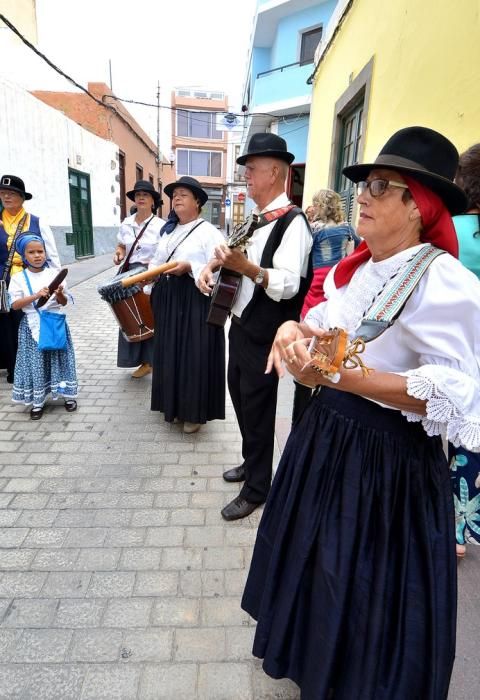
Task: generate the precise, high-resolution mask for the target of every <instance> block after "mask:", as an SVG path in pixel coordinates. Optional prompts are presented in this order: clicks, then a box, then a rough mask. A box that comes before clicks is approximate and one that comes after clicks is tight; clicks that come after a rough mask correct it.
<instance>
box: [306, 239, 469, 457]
mask: <svg viewBox="0 0 480 700" xmlns="http://www.w3.org/2000/svg"><path fill="white" fill-rule="evenodd" d="M427 245H428V244H427ZM420 248H421V245H420V246H415V247H414V248H409V249H408V250H406V251H402V252H401V253H398V254H397V255H394V256H392V257H391V258H388V259H387V260H383V261H380V262H373V261H372V260H369V261H368V262H366V263H365V264H363V265H361V266H360V267H359V268H358V269H357V270H356V271H355V273H354V275H353V277H352V279H351V280H350V283H349V284H348V285H344V286H343V287H340V288H337V287H336V286H335V283H334V269H335V268H333V270H331V271H330V273H329V274H328V276H327V278H326V280H325V285H324V289H325V295H326V297H327V301H325V302H323V303H322V304H319V305H318V306H316V307H313V308H312V309H310V311H309V312H308V314H307V316H306V318H305V321H306V323H308V324H309V325H310V326H311V327H320V328H333V327H335V326H337V327H341V328H345V329H346V330H347V331H348V333H349V335H350V337H351V338H353V337H354V336H355V329H356V328H358V326H359V325H360V322H361V319H362V318H363V316H364V315H365V313H366V312H367V311H368V309H369V308H370V306H371V305H372V301H373V298H374V296H375V295H376V294H378V293H379V292H380V290H381V289H382V288H383V286H384V284H385V283H386V282H387V281H388V280H389V279H390V277H391V276H392V275H393V274H395V273H396V272H397V271H398V270H400V269H401V268H402V266H404V265H405V264H406V262H407V260H409V259H410V258H411V256H412V254H413V253H415V252H416V251H418V250H419V249H420ZM362 359H363V361H364V362H365V364H366V365H367V366H368V367H372V368H374V369H376V370H378V371H383V372H391V373H395V374H400V375H402V376H405V377H407V393H408V394H409V395H410V396H413V397H415V398H417V399H422V400H425V401H426V416H420V415H418V414H416V413H409V412H406V411H402V413H403V415H405V416H406V418H407V420H409V421H422V424H423V427H424V429H425V430H426V432H427V434H428V435H430V436H432V435H443V436H444V437H445V438H446V439H448V440H449V441H450V442H452V443H453V444H454V445H455V446H457V447H458V446H459V445H462V446H464V447H465V448H466V449H468V450H471V451H480V282H479V280H478V279H477V277H476V276H475V275H474V274H472V273H471V272H469V270H467V269H466V268H465V267H464V266H463V265H462V264H461V263H460V262H459V261H458V260H456V259H455V258H453V257H452V256H451V255H448V254H447V253H446V254H444V255H440V256H439V257H437V258H436V259H435V260H434V261H433V262H432V263H431V265H430V267H429V268H428V270H427V271H426V272H425V274H424V276H423V277H422V279H421V280H420V282H419V284H418V286H417V287H416V289H415V290H414V292H413V294H412V296H411V297H410V298H409V300H408V301H407V303H406V305H405V307H404V309H403V311H402V312H401V314H400V316H399V318H398V319H397V320H396V321H395V323H394V324H393V326H392V327H391V328H388V329H387V330H386V331H385V332H384V333H383V334H382V335H380V336H379V337H378V338H376V339H375V340H372V341H371V342H369V343H367V345H366V349H365V352H364V353H363V355H362ZM392 410H394V409H392Z"/></svg>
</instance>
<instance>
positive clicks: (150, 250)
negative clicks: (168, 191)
mask: <svg viewBox="0 0 480 700" xmlns="http://www.w3.org/2000/svg"><path fill="white" fill-rule="evenodd" d="M135 216H136V214H132V216H127V218H126V219H124V220H123V222H122V224H121V225H120V230H119V232H118V234H117V241H118V242H119V243H121V244H122V245H124V246H125V248H126V252H125V256H127V255H128V254H129V252H130V248H131V247H132V245H133V242H134V240H135V238H136V237H137V236H138V234H139V233H140V231H141V230H142V228H143V227H144V226H145V224H146V222H147V221H148V219H149V218H151V216H149V217H147V218H146V219H145V220H144V221H142V222H141V223H140V224H137V222H136V221H135ZM164 223H165V221H164V220H163V219H160V218H159V217H158V216H154V217H153V219H152V220H151V221H150V223H149V224H148V226H147V228H146V229H145V231H144V232H143V234H142V237H141V238H140V240H139V242H138V245H136V246H135V250H134V251H133V253H132V257H131V258H130V264H133V263H141V264H142V265H148V263H149V262H150V260H151V259H152V258H153V256H154V253H155V250H156V247H157V245H158V242H159V241H160V229H161V228H162V226H163V225H164Z"/></svg>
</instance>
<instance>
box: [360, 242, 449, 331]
mask: <svg viewBox="0 0 480 700" xmlns="http://www.w3.org/2000/svg"><path fill="white" fill-rule="evenodd" d="M444 253H445V251H444V250H440V249H439V248H435V246H432V245H427V246H424V247H423V248H421V249H420V250H419V251H418V252H417V253H415V255H413V256H412V257H411V258H410V260H409V261H408V263H407V265H406V267H405V268H404V269H403V270H402V271H401V272H400V273H399V274H398V275H395V277H394V278H393V279H391V280H390V282H389V283H388V282H387V284H386V285H385V287H384V288H383V290H382V291H381V292H380V294H379V295H378V296H377V297H376V299H374V301H373V304H372V306H371V307H370V308H369V309H368V311H367V312H366V314H365V316H364V317H363V319H362V322H361V323H360V325H359V327H358V328H357V330H356V331H355V333H354V334H353V337H354V338H361V339H362V340H363V341H364V342H365V343H368V342H370V341H371V340H374V339H375V338H378V336H379V335H381V334H382V333H383V332H384V331H385V330H386V329H387V328H389V327H390V326H392V325H393V324H394V322H395V321H396V320H397V318H398V317H399V316H400V313H401V312H402V309H403V307H404V306H405V304H406V303H407V301H408V300H409V298H410V296H411V295H412V294H413V292H414V291H415V289H416V287H417V285H418V283H419V282H420V280H421V279H422V277H423V275H424V274H425V272H426V271H427V270H428V268H429V267H430V265H431V264H432V262H433V261H434V260H435V258H438V256H439V255H443V254H444Z"/></svg>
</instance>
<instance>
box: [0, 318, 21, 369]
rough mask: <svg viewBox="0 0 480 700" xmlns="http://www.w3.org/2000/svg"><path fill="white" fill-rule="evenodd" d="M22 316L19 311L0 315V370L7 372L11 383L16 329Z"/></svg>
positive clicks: (16, 335)
mask: <svg viewBox="0 0 480 700" xmlns="http://www.w3.org/2000/svg"><path fill="white" fill-rule="evenodd" d="M23 315H24V314H23V311H20V310H18V311H9V312H8V314H0V369H6V370H7V379H8V381H9V382H13V372H14V369H15V359H16V357H17V348H18V328H19V326H20V321H21V320H22V318H23Z"/></svg>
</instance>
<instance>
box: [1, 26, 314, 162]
mask: <svg viewBox="0 0 480 700" xmlns="http://www.w3.org/2000/svg"><path fill="white" fill-rule="evenodd" d="M0 20H1V21H2V22H4V24H5V25H6V27H8V29H10V30H11V31H12V32H13V33H14V34H15V35H16V36H17V37H18V38H19V39H20V40H21V41H22V42H23V43H24V44H25V45H26V46H27V47H28V48H29V49H30V50H31V51H33V52H34V53H35V54H36V55H37V56H39V57H40V58H41V59H42V60H43V61H45V63H47V65H48V66H50V68H52V69H53V70H54V71H55V72H56V73H58V74H59V75H61V76H62V77H63V78H65V79H66V80H68V81H69V82H70V83H72V85H75V87H77V88H78V89H79V90H81V91H82V92H84V93H85V94H86V95H88V97H90V99H91V100H93V101H94V102H95V103H96V104H98V105H99V106H100V107H103V108H105V109H109V110H110V111H111V112H112V113H113V114H115V115H116V116H117V117H118V118H119V119H121V121H122V122H123V123H124V124H126V126H127V127H128V128H129V129H130V131H132V133H134V134H135V136H136V137H137V138H138V139H140V141H142V143H143V144H144V145H145V147H146V148H147V149H148V150H149V151H150V152H151V153H152V154H153V155H154V156H155V157H158V158H159V157H160V153H158V154H157V152H156V151H154V150H153V149H152V148H151V146H149V144H148V143H147V142H146V141H145V140H144V139H143V138H142V137H141V135H140V134H139V133H138V132H137V131H135V129H133V127H132V126H131V124H130V123H129V121H128V119H126V118H125V117H124V115H123V114H121V112H119V111H118V110H117V109H116V108H115V107H114V105H112V104H109V103H108V102H106V101H105V98H107V97H108V98H110V99H113V100H116V101H119V102H125V103H128V104H136V105H140V106H143V107H154V108H155V109H159V108H160V109H168V110H170V111H172V112H179V111H182V112H190V111H193V112H198V113H200V112H202V110H199V109H197V110H188V109H185V108H182V107H173V106H171V105H158V104H153V103H150V102H143V101H140V100H133V99H128V98H121V97H117V96H116V95H110V94H105V95H102V99H101V100H99V99H98V98H97V97H96V96H95V95H94V94H93V93H91V92H90V90H88V88H86V87H84V86H83V85H81V84H80V83H78V82H77V81H76V80H75V79H74V78H72V77H71V76H70V75H68V74H67V73H65V72H64V71H63V70H62V69H61V68H59V67H58V66H57V65H56V64H55V63H53V61H51V60H50V59H49V58H48V57H47V56H46V55H45V54H43V53H42V52H41V51H39V50H38V49H37V48H36V46H34V45H33V44H32V43H31V42H30V41H29V40H28V39H27V38H26V37H25V36H23V34H22V33H21V32H20V31H19V30H18V29H17V28H16V27H15V25H14V24H12V23H11V22H10V20H9V19H7V17H5V15H3V14H1V13H0ZM205 112H206V113H208V114H234V115H235V116H236V117H242V116H243V117H247V116H248V115H247V113H245V112H242V113H238V112H237V113H236V112H227V111H223V112H222V111H210V110H205ZM250 116H264V117H271V118H272V119H278V117H279V115H276V114H272V113H271V112H254V113H253V114H252V115H250ZM289 116H290V117H291V118H292V121H293V120H294V119H295V118H297V119H299V118H301V117H302V116H304V113H302V112H299V113H296V114H292V115H289ZM190 119H191V120H192V121H198V122H199V123H202V124H204V123H205V122H204V121H203V120H201V119H196V118H195V117H190ZM283 120H284V121H285V118H283ZM306 126H307V124H302V125H301V126H300V127H297V128H296V129H291V130H290V131H286V132H284V134H283V135H284V136H287V135H288V134H290V133H293V132H295V131H298V130H299V129H303V128H305V127H306ZM177 136H178V134H177ZM180 138H182V139H183V140H184V141H189V142H191V143H192V144H197V145H198V139H196V138H194V137H188V136H182V137H180ZM242 140H243V136H241V137H240V141H234V140H233V139H232V140H231V141H230V143H233V144H241V143H242ZM186 145H188V144H186ZM213 145H214V144H212V146H213ZM179 147H181V146H177V148H179Z"/></svg>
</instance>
